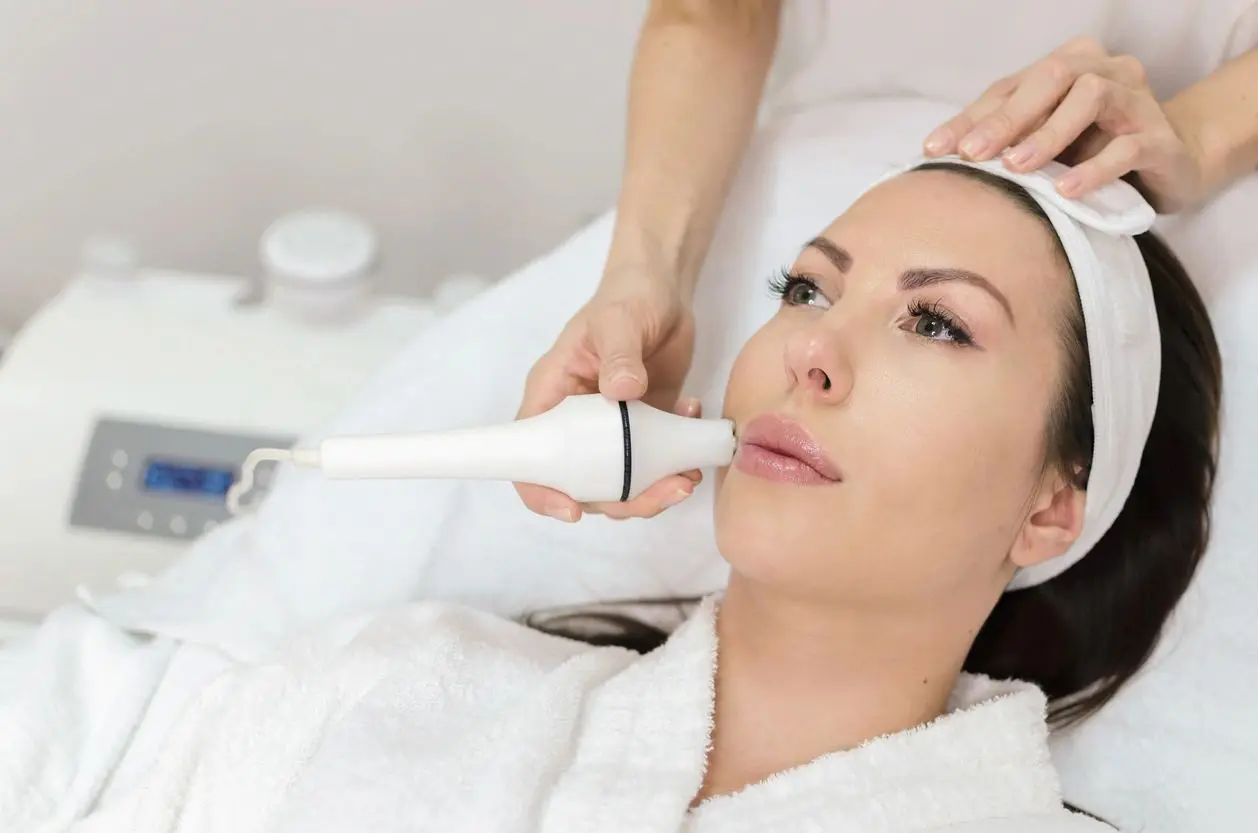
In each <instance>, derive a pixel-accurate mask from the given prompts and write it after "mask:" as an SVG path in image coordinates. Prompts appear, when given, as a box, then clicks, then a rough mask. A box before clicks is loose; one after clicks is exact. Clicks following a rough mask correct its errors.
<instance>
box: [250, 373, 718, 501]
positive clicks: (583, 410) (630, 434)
mask: <svg viewBox="0 0 1258 833" xmlns="http://www.w3.org/2000/svg"><path fill="white" fill-rule="evenodd" d="M735 445H736V440H735V436H734V423H733V421H732V420H727V419H695V418H693V417H684V416H679V415H678V414H673V413H669V412H667V411H662V410H659V409H657V408H653V407H651V406H650V405H647V404H645V403H643V402H638V401H633V402H616V401H614V400H609V399H607V398H606V397H604V396H602V395H600V394H586V395H578V396H569V397H568V398H566V399H564V400H563V401H562V402H560V403H559V404H558V405H556V406H555V407H554V408H552V409H550V410H549V411H546V412H544V413H541V414H538V415H536V416H532V417H528V418H526V419H521V420H515V421H513V422H507V423H501V424H497V425H484V426H476V427H469V428H454V429H446V430H437V431H425V432H420V433H416V434H384V435H369V436H357V437H330V438H328V439H325V440H323V441H322V442H321V443H320V444H319V445H318V446H317V448H310V449H303V448H297V449H292V450H291V451H283V450H279V449H260V450H259V451H256V452H254V453H253V454H251V455H250V456H249V459H247V460H246V462H245V466H244V469H243V471H242V475H241V479H240V481H239V482H238V483H237V484H236V487H233V493H232V494H229V495H228V506H229V508H230V509H231V510H232V511H233V512H237V511H239V506H240V497H241V496H242V495H243V493H244V492H246V491H248V489H249V488H250V487H251V486H252V479H253V478H252V472H253V468H254V467H256V466H257V464H258V463H260V462H262V461H264V460H276V461H282V462H290V463H294V464H296V465H304V466H313V467H317V468H319V469H321V470H322V471H323V473H324V474H325V475H326V476H328V477H331V478H343V479H368V478H397V479H407V478H429V479H431V478H441V479H470V480H505V481H512V482H517V483H534V484H537V485H540V486H546V487H548V488H551V489H555V490H557V491H560V492H563V493H564V494H566V495H568V496H569V497H571V498H572V499H573V500H576V501H579V502H582V503H588V502H596V501H599V502H601V501H624V500H632V499H633V498H635V497H637V496H638V495H639V494H641V493H642V492H643V491H644V490H645V489H646V488H647V487H648V486H650V485H651V484H652V483H655V482H656V481H658V480H660V479H661V478H664V477H667V476H668V475H672V474H677V473H680V472H684V471H689V470H691V469H704V468H709V467H714V466H725V465H728V464H729V463H730V461H731V460H732V459H733V456H734V450H735Z"/></svg>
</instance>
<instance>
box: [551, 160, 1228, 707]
mask: <svg viewBox="0 0 1258 833" xmlns="http://www.w3.org/2000/svg"><path fill="white" fill-rule="evenodd" d="M922 167H923V168H929V169H937V170H947V171H949V172H953V173H955V174H957V175H960V176H965V177H968V178H970V179H973V180H977V181H979V182H982V183H983V184H985V185H988V186H990V187H992V188H995V189H997V190H999V191H1000V192H1001V193H1003V194H1005V195H1006V196H1008V197H1009V198H1010V199H1011V200H1013V201H1014V202H1015V203H1016V204H1017V205H1018V206H1019V207H1021V208H1022V209H1023V210H1024V211H1026V212H1028V213H1029V214H1032V215H1034V216H1035V217H1038V218H1039V219H1040V220H1041V221H1042V222H1043V223H1044V226H1045V228H1046V229H1048V231H1049V232H1050V233H1051V234H1053V239H1055V240H1056V239H1057V238H1056V233H1055V232H1054V231H1053V228H1052V224H1051V223H1050V221H1049V219H1048V216H1047V215H1046V214H1045V213H1044V211H1043V209H1041V208H1040V206H1039V205H1038V204H1037V203H1036V202H1035V200H1034V199H1032V198H1031V196H1030V195H1029V194H1027V192H1026V191H1025V190H1023V189H1022V188H1021V187H1019V186H1018V185H1016V184H1014V183H1012V182H1010V181H1009V180H1006V179H1002V178H1000V177H998V176H995V175H992V174H989V173H986V172H983V171H980V170H976V169H974V168H970V167H966V166H963V165H955V164H947V163H929V164H928V165H924V166H922ZM1136 242H1137V244H1138V245H1139V247H1140V252H1141V254H1142V255H1143V256H1144V260H1145V263H1146V265H1147V266H1148V270H1149V279H1150V282H1151V283H1152V288H1153V297H1154V301H1155V303H1156V305H1157V314H1158V323H1159V326H1160V328H1161V337H1162V378H1161V384H1160V387H1159V390H1158V402H1157V409H1156V412H1155V415H1154V418H1153V426H1152V429H1151V430H1150V433H1149V438H1148V441H1147V442H1146V444H1145V448H1144V454H1143V456H1142V457H1141V460H1140V468H1139V472H1138V473H1137V475H1136V480H1135V484H1134V485H1133V487H1132V490H1131V494H1130V496H1129V497H1128V498H1127V502H1126V503H1125V504H1124V506H1123V509H1122V511H1121V512H1120V514H1119V516H1118V518H1117V519H1116V520H1115V521H1114V524H1113V526H1111V527H1110V529H1109V531H1108V532H1107V533H1106V534H1105V535H1104V537H1102V538H1101V540H1100V541H1098V542H1097V544H1096V546H1095V547H1093V548H1092V550H1091V551H1090V552H1089V554H1088V556H1087V557H1086V558H1084V559H1083V560H1082V561H1080V562H1079V563H1078V564H1076V565H1074V566H1073V567H1071V568H1070V569H1069V570H1067V571H1065V572H1064V573H1062V574H1061V575H1060V576H1058V577H1056V578H1054V579H1052V580H1051V581H1047V582H1045V583H1044V584H1041V585H1038V586H1036V587H1031V588H1027V589H1024V590H1018V591H1013V592H1008V593H1005V594H1004V595H1003V596H1002V597H1001V599H1000V601H999V602H998V603H997V604H996V606H995V608H994V609H993V610H992V613H991V615H990V616H989V617H988V618H987V620H986V622H985V623H984V624H983V626H982V628H981V629H980V630H979V633H978V636H977V637H976V639H975V640H974V644H973V646H972V648H971V650H970V653H969V655H968V656H967V657H966V660H965V666H964V668H965V670H966V671H969V672H971V673H977V674H985V675H987V676H989V677H993V678H996V679H1018V680H1024V681H1027V682H1030V683H1034V684H1036V685H1038V686H1039V687H1040V688H1041V689H1043V691H1044V693H1045V695H1046V696H1047V697H1048V699H1049V719H1050V722H1051V724H1052V725H1053V726H1054V727H1056V728H1060V727H1062V726H1065V725H1069V724H1071V723H1073V722H1076V721H1078V720H1081V719H1083V718H1084V717H1086V716H1088V715H1090V714H1092V713H1094V712H1095V711H1096V710H1098V709H1100V708H1101V707H1102V706H1104V705H1105V704H1106V703H1107V702H1109V701H1110V700H1111V699H1112V698H1113V697H1114V695H1115V694H1117V693H1118V691H1119V689H1120V688H1122V686H1123V685H1124V684H1125V683H1126V682H1127V681H1128V680H1129V679H1131V677H1132V676H1133V675H1134V674H1135V673H1136V672H1137V671H1138V670H1139V669H1140V667H1141V666H1142V665H1143V664H1144V663H1145V662H1146V661H1147V660H1148V658H1149V656H1150V654H1152V652H1153V649H1154V647H1155V646H1156V645H1157V642H1158V638H1159V636H1160V634H1161V632H1162V628H1163V626H1164V625H1165V623H1166V621H1167V619H1168V618H1169V617H1170V615H1171V612H1172V611H1173V610H1174V608H1175V606H1176V604H1177V603H1178V602H1179V600H1180V598H1181V597H1182V596H1183V594H1184V592H1185V591H1186V590H1187V589H1188V585H1189V583H1190V582H1191V580H1192V577H1193V575H1194V574H1195V572H1196V570H1197V565H1198V563H1199V562H1200V561H1201V557H1202V555H1203V553H1204V552H1205V548H1206V541H1207V539H1208V537H1209V529H1210V495H1211V491H1212V488H1213V484H1214V476H1215V460H1216V453H1217V433H1218V420H1219V402H1220V397H1221V392H1222V368H1221V364H1222V363H1221V360H1220V357H1219V350H1218V345H1217V344H1216V342H1215V338H1214V330H1213V328H1212V327H1211V325H1210V319H1209V317H1208V315H1207V313H1206V309H1205V304H1204V303H1203V302H1202V300H1201V297H1200V295H1198V294H1197V290H1196V288H1195V287H1194V286H1193V283H1192V281H1191V280H1190V279H1189V277H1188V274H1187V272H1186V271H1185V270H1184V267H1183V265H1182V264H1181V263H1180V262H1179V260H1178V259H1177V258H1176V257H1175V255H1174V254H1173V253H1172V252H1171V250H1170V249H1169V248H1168V247H1167V246H1166V244H1165V243H1163V242H1162V240H1161V239H1159V238H1158V237H1157V236H1156V235H1155V234H1154V233H1152V232H1149V233H1145V234H1141V235H1139V236H1137V237H1136ZM1058 245H1059V247H1060V241H1059V242H1058ZM1061 255H1062V258H1063V261H1064V259H1065V252H1064V250H1062V251H1061ZM1061 334H1062V347H1063V357H1064V361H1065V373H1064V374H1063V380H1064V381H1063V384H1062V389H1061V391H1060V392H1059V396H1058V400H1057V406H1056V407H1054V408H1053V409H1052V411H1051V413H1050V414H1049V420H1048V425H1047V426H1046V430H1045V448H1046V454H1045V465H1046V466H1055V467H1057V469H1058V470H1059V471H1061V472H1063V473H1069V475H1070V476H1071V477H1072V481H1073V483H1074V485H1075V486H1076V487H1077V488H1080V489H1086V487H1087V479H1088V468H1089V465H1090V463H1091V460H1092V442H1093V433H1092V407H1091V406H1092V378H1091V372H1090V369H1089V365H1088V345H1087V335H1086V333H1085V330H1084V322H1083V313H1082V309H1081V307H1080V306H1079V300H1078V295H1077V293H1076V294H1075V295H1074V299H1073V303H1072V304H1070V305H1069V308H1068V309H1067V310H1066V315H1065V317H1064V320H1063V321H1062V326H1061ZM686 601H687V600H679V599H670V600H660V601H659V602H658V604H660V605H662V606H672V605H677V604H684V603H685V602H686ZM635 604H637V605H642V604H644V603H643V602H637V603H635ZM646 604H650V603H649V602H648V603H646ZM528 623H529V624H530V625H532V626H533V627H537V628H539V629H541V630H545V631H547V632H550V633H555V634H559V635H563V636H569V637H572V638H577V639H582V640H584V641H587V642H590V643H592V644H598V645H620V646H623V647H628V648H631V649H634V650H637V651H640V652H646V651H650V650H652V649H654V648H656V647H658V646H659V645H660V644H661V643H662V642H663V641H664V640H666V639H667V637H668V631H669V628H668V627H666V626H660V625H658V624H650V623H648V622H645V621H643V620H642V619H641V618H639V617H637V616H635V615H626V614H623V613H595V614H582V613H580V612H576V613H566V614H563V615H560V616H555V617H551V618H543V617H542V616H540V615H539V616H536V617H531V618H530V619H529V620H528Z"/></svg>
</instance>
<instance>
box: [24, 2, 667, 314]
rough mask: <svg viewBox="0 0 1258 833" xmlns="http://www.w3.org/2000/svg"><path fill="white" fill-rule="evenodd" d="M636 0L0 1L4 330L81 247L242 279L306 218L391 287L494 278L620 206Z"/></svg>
mask: <svg viewBox="0 0 1258 833" xmlns="http://www.w3.org/2000/svg"><path fill="white" fill-rule="evenodd" d="M644 8H645V2H644V0H615V2H609V1H608V0H597V2H592V0H538V1H537V2H522V1H517V2H512V0H481V2H476V0H339V2H337V1H335V0H324V1H323V2H315V0H306V2H302V0H205V2H199V1H196V2H194V1H193V0H178V2H172V1H171V0H109V2H93V0H78V2H73V0H38V2H34V0H0V329H3V328H4V327H6V326H8V327H13V326H14V325H15V324H16V323H17V322H19V321H20V320H21V319H22V317H23V316H25V315H27V314H29V312H30V311H31V310H33V309H34V308H35V307H36V306H37V305H38V304H39V303H40V302H41V301H42V300H43V299H45V298H47V297H48V296H50V295H51V294H52V293H53V292H55V291H56V289H57V287H58V286H59V285H60V282H62V281H63V280H64V279H65V277H66V276H67V275H68V274H69V273H70V272H71V271H72V270H73V269H74V268H75V266H76V264H77V263H78V262H79V254H80V248H81V244H82V241H83V240H84V238H85V237H86V236H87V235H89V234H91V233H93V232H102V231H103V232H113V233H118V234H121V235H124V236H126V237H128V238H130V239H131V240H133V241H134V242H135V243H136V244H137V246H138V249H139V251H140V255H141V261H142V263H144V264H146V265H160V266H171V267H178V268H188V269H198V270H206V271H214V272H232V273H242V272H249V273H252V272H256V263H257V260H256V256H255V251H256V241H257V238H258V234H259V232H260V231H261V230H262V229H263V228H264V227H265V225H266V224H267V222H268V221H269V220H270V219H272V218H273V217H274V216H276V215H277V214H279V213H281V212H283V211H285V210H288V209H291V208H295V207H300V206H304V205H308V204H324V205H335V206H339V207H344V208H347V209H350V210H352V211H356V212H359V213H361V214H363V215H364V216H366V217H367V218H368V219H369V220H370V221H371V222H372V223H373V224H375V225H376V227H377V228H378V229H379V231H380V232H381V235H382V238H383V256H384V259H385V262H384V268H383V274H382V282H383V283H384V284H385V285H386V286H387V287H388V288H389V289H393V290H403V291H415V292H424V291H427V289H429V288H430V287H431V285H432V282H433V281H434V280H436V279H438V278H440V277H441V276H442V275H444V274H447V273H449V272H451V271H456V270H457V271H462V270H471V271H478V272H481V273H482V274H486V275H487V276H491V277H496V276H497V275H499V274H501V273H502V272H503V271H504V270H507V269H510V268H511V267H513V266H515V265H517V264H519V263H520V262H521V261H523V260H525V259H527V258H529V257H531V256H533V255H536V254H538V253H540V252H542V251H544V250H545V249H546V248H547V247H549V246H551V245H553V244H554V243H556V242H558V241H559V240H561V239H562V238H563V237H564V236H566V235H567V234H568V233H570V232H571V231H572V230H573V229H574V228H576V227H577V226H578V225H579V224H580V223H581V222H583V221H584V220H585V219H586V218H588V217H589V216H590V215H591V214H594V213H596V212H598V211H601V210H603V209H604V208H606V207H607V206H608V205H609V204H610V203H611V202H612V200H613V199H614V196H615V187H616V180H617V176H618V173H619V169H620V160H621V153H622V150H623V140H622V131H623V124H624V104H625V92H626V90H625V83H626V77H627V71H628V65H629V61H630V58H631V54H632V47H633V42H634V39H635V36H636V33H637V27H638V24H639V22H640V20H641V15H642V13H643V10H644Z"/></svg>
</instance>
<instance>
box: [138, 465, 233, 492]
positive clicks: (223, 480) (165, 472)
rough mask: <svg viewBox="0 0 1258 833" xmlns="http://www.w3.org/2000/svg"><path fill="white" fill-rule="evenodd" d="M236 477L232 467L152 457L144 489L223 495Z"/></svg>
mask: <svg viewBox="0 0 1258 833" xmlns="http://www.w3.org/2000/svg"><path fill="white" fill-rule="evenodd" d="M235 480H236V473H235V471H233V470H232V469H223V468H216V467H213V466H199V465H196V464H191V463H173V462H167V461H163V460H150V461H149V463H148V467H147V468H146V469H145V470H144V488H145V489H146V490H147V491H150V492H165V493H167V494H172V495H189V496H192V497H206V498H222V497H225V496H226V495H227V490H228V489H230V488H231V485H232V483H233V482H235Z"/></svg>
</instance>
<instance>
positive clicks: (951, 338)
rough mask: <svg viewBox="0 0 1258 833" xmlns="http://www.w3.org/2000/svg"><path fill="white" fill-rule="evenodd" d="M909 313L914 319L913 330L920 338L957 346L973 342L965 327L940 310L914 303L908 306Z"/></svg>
mask: <svg viewBox="0 0 1258 833" xmlns="http://www.w3.org/2000/svg"><path fill="white" fill-rule="evenodd" d="M909 313H910V314H911V315H913V316H914V318H915V319H916V320H915V321H914V323H913V332H914V333H915V334H916V335H919V336H921V337H922V338H926V339H930V340H931V341H943V342H948V343H951V344H955V345H958V346H962V347H964V346H967V345H969V344H972V343H973V339H971V338H970V334H969V333H968V332H966V330H965V328H964V327H962V326H961V325H960V324H958V323H957V322H956V321H955V320H954V319H953V318H952V317H951V316H949V315H948V314H947V313H945V312H943V311H942V310H933V309H929V308H928V307H926V306H924V305H914V306H912V307H910V309H909Z"/></svg>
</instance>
